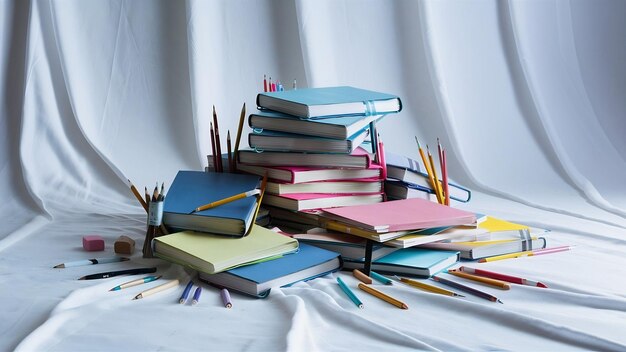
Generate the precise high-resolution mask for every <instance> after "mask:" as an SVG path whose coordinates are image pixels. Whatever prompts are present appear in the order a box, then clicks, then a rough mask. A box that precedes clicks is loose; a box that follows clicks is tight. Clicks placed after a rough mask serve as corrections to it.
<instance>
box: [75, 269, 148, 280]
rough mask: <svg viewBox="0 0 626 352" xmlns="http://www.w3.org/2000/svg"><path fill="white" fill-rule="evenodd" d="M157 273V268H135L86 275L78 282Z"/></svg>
mask: <svg viewBox="0 0 626 352" xmlns="http://www.w3.org/2000/svg"><path fill="white" fill-rule="evenodd" d="M156 271H157V268H156V267H152V268H135V269H126V270H118V271H107V272H104V273H97V274H91V275H85V276H83V277H81V278H79V279H78V280H96V279H106V278H108V277H113V276H118V275H136V274H150V273H154V272H156Z"/></svg>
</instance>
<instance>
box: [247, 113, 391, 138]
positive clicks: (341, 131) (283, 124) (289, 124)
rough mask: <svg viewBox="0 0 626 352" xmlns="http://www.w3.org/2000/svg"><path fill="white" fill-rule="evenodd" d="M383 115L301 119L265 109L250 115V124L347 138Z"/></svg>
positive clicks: (320, 135)
mask: <svg viewBox="0 0 626 352" xmlns="http://www.w3.org/2000/svg"><path fill="white" fill-rule="evenodd" d="M380 119H382V115H371V116H328V117H326V118H321V119H315V120H311V119H301V118H299V117H296V116H292V115H287V114H281V113H279V112H275V111H270V110H264V111H259V112H256V113H252V114H250V115H249V116H248V125H249V126H250V127H251V128H252V129H253V130H255V129H264V130H265V129H267V130H272V131H281V132H289V133H297V134H305V135H309V136H317V137H326V138H335V139H347V138H348V137H349V136H351V135H353V134H355V133H356V132H358V131H360V130H362V129H364V128H366V127H367V126H368V125H369V124H370V123H371V122H375V121H379V120H380Z"/></svg>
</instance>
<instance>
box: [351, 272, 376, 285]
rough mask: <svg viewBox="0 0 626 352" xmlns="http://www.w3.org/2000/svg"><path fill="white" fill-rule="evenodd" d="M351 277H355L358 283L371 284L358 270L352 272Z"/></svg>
mask: <svg viewBox="0 0 626 352" xmlns="http://www.w3.org/2000/svg"><path fill="white" fill-rule="evenodd" d="M352 276H354V277H356V278H357V279H358V280H359V281H361V282H364V283H366V284H371V283H372V278H371V277H369V276H367V275H365V274H364V273H363V272H361V270H359V269H354V270H352Z"/></svg>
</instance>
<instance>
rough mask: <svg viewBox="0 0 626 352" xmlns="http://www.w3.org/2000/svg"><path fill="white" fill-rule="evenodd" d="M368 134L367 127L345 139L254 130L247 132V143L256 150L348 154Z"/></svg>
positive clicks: (361, 142)
mask: <svg viewBox="0 0 626 352" xmlns="http://www.w3.org/2000/svg"><path fill="white" fill-rule="evenodd" d="M368 135H369V130H368V129H363V130H361V131H358V132H356V133H355V134H353V135H351V136H349V137H348V138H346V139H333V138H324V137H316V136H307V135H304V134H295V133H287V132H277V131H270V130H262V131H257V130H255V131H254V132H253V133H250V134H248V144H249V145H250V147H251V148H253V149H255V150H258V151H279V152H280V151H283V152H302V153H342V154H349V153H352V152H353V151H354V150H355V149H356V148H357V147H358V146H360V145H361V144H363V142H364V141H365V139H366V138H367V136H368Z"/></svg>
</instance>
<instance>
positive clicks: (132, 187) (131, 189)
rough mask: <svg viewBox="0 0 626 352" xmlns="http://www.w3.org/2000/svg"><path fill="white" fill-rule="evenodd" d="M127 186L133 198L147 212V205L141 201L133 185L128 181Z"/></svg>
mask: <svg viewBox="0 0 626 352" xmlns="http://www.w3.org/2000/svg"><path fill="white" fill-rule="evenodd" d="M128 186H129V187H130V191H131V192H133V195H134V196H135V198H137V200H138V201H139V203H140V204H141V206H142V207H143V209H144V210H145V211H146V212H147V211H148V204H147V203H146V202H145V201H144V200H143V198H142V197H141V194H139V191H138V190H137V188H135V185H133V183H132V182H130V180H128Z"/></svg>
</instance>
